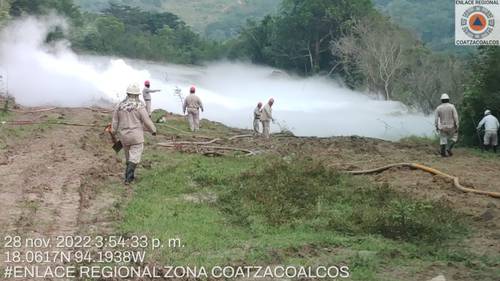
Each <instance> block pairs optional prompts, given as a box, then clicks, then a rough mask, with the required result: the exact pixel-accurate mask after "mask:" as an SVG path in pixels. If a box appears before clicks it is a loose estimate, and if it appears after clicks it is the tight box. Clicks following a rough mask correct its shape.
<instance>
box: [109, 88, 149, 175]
mask: <svg viewBox="0 0 500 281" xmlns="http://www.w3.org/2000/svg"><path fill="white" fill-rule="evenodd" d="M140 95H141V90H140V88H139V86H138V85H135V84H133V85H130V86H129V87H128V88H127V98H126V99H125V100H123V101H122V102H121V103H120V104H119V105H118V106H117V107H116V109H115V110H114V112H113V121H112V122H111V133H112V134H114V135H116V134H117V133H118V134H119V137H120V141H121V143H122V145H123V150H124V152H125V160H126V163H127V166H126V168H125V184H130V183H131V182H132V181H133V180H134V178H135V169H136V167H137V165H138V164H139V163H140V162H141V157H142V151H143V149H144V129H146V130H147V131H149V132H151V133H152V134H153V136H156V128H155V126H154V124H153V122H152V121H151V118H149V116H148V112H147V111H146V107H145V105H144V103H143V102H142V101H141V100H140V99H139V96H140Z"/></svg>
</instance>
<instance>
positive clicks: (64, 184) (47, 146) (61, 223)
mask: <svg viewBox="0 0 500 281" xmlns="http://www.w3.org/2000/svg"><path fill="white" fill-rule="evenodd" d="M51 115H55V116H57V117H58V118H59V119H66V120H67V121H71V122H78V123H94V124H96V125H97V124H99V122H101V123H102V122H103V120H102V119H105V118H106V115H103V114H101V115H98V114H95V113H92V112H91V111H89V110H84V109H73V110H70V109H58V110H57V111H55V112H53V113H51ZM24 117H25V116H23V115H20V116H15V118H21V119H22V118H24ZM30 117H33V116H30ZM35 117H37V118H40V116H35ZM51 117H53V116H51ZM41 118H42V119H45V118H47V115H41ZM104 138H105V135H104V134H103V132H102V129H101V128H100V127H99V126H96V127H95V128H94V127H90V128H89V127H78V126H57V125H51V126H50V127H49V128H48V129H43V130H42V132H41V133H35V134H32V135H30V136H29V137H28V138H22V139H20V140H19V141H18V142H16V143H14V144H12V145H10V147H9V152H10V153H9V154H11V155H9V156H8V158H9V161H8V163H7V165H0V178H1V180H0V191H1V192H0V214H1V216H0V225H1V226H2V227H1V230H0V235H2V238H3V237H4V235H7V234H8V235H20V236H22V237H24V238H35V237H43V238H51V239H52V240H53V238H54V237H55V236H59V235H64V236H66V235H77V234H79V233H81V232H82V231H86V228H88V227H90V226H89V225H87V224H88V223H92V222H93V221H95V219H94V218H95V217H98V216H99V215H100V214H99V213H98V212H99V211H100V210H97V209H96V210H93V209H91V205H97V206H100V207H103V206H107V205H108V203H109V198H106V199H104V198H103V200H101V201H103V202H97V203H96V204H94V203H95V202H90V201H91V200H94V201H99V200H100V198H99V197H97V196H95V193H96V192H97V191H96V190H95V187H96V186H97V184H100V183H102V180H103V179H106V178H107V177H108V176H113V175H114V173H115V171H116V169H117V168H118V166H117V164H118V163H117V161H116V159H115V156H114V155H113V154H112V152H111V151H110V149H108V147H107V146H108V143H106V142H105V139H104ZM106 200H107V201H106ZM82 209H85V210H82ZM82 211H83V213H84V214H83V215H82ZM89 216H92V217H94V218H89ZM93 229H95V227H93ZM1 242H2V244H3V239H2V241H1ZM52 246H53V245H52ZM28 250H33V249H22V250H21V252H23V251H28ZM36 250H41V249H36ZM43 250H52V249H43ZM58 250H59V249H58ZM3 263H4V257H3V253H2V255H1V260H0V266H2V265H3Z"/></svg>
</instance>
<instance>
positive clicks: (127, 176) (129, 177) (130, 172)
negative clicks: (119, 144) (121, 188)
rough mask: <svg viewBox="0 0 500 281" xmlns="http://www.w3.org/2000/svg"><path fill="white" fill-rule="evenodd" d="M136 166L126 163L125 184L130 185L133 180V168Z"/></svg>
mask: <svg viewBox="0 0 500 281" xmlns="http://www.w3.org/2000/svg"><path fill="white" fill-rule="evenodd" d="M136 167H137V164H135V163H132V162H127V168H126V170H125V184H130V183H131V182H132V181H134V179H135V175H134V174H135V168H136Z"/></svg>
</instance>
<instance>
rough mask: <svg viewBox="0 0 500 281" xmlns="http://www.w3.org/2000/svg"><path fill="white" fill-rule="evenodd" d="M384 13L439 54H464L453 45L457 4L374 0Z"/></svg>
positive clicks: (409, 0) (452, 2)
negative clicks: (459, 52) (446, 52)
mask: <svg viewBox="0 0 500 281" xmlns="http://www.w3.org/2000/svg"><path fill="white" fill-rule="evenodd" d="M373 2H374V3H375V5H376V7H377V8H378V9H379V10H380V11H382V13H384V14H386V15H388V16H390V17H391V21H392V22H393V23H395V24H397V25H399V26H401V27H405V28H408V29H410V30H412V31H415V32H416V33H417V34H418V35H419V38H420V39H421V40H422V41H423V42H425V43H426V45H427V46H428V47H429V48H431V49H433V50H436V51H454V52H456V51H461V52H465V51H464V48H461V49H459V48H457V47H455V44H454V36H455V34H454V33H455V2H454V1H431V2H425V1H418V0H373Z"/></svg>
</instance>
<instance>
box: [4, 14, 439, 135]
mask: <svg viewBox="0 0 500 281" xmlns="http://www.w3.org/2000/svg"><path fill="white" fill-rule="evenodd" d="M56 25H62V26H65V24H64V21H63V20H61V19H59V18H58V17H54V16H51V17H48V18H44V19H40V18H38V19H35V18H25V19H23V20H20V21H14V22H12V23H11V24H9V25H8V26H7V27H6V28H4V30H3V31H2V32H1V43H0V69H1V71H2V75H3V76H5V77H7V79H8V85H9V86H8V88H9V89H8V90H9V93H10V94H11V95H12V96H14V97H15V98H16V101H17V102H18V103H20V104H22V105H25V106H44V105H54V106H68V107H78V106H88V105H93V104H102V101H106V102H113V103H115V102H118V101H119V100H120V99H122V98H123V96H124V92H125V89H126V87H127V85H128V84H130V83H141V84H142V82H143V81H144V80H151V84H152V88H153V89H161V90H162V91H161V92H159V93H154V94H153V107H154V108H162V109H165V110H168V111H171V112H175V113H181V106H180V102H179V99H178V97H177V96H176V95H175V94H174V89H175V88H176V87H179V88H180V89H182V91H183V93H184V94H187V90H188V88H189V87H190V86H191V85H196V86H197V94H198V95H199V96H200V97H201V99H202V100H203V102H204V104H205V108H206V110H205V113H203V114H202V117H204V118H207V119H210V120H215V121H220V122H223V123H225V124H227V125H230V126H235V127H240V128H250V126H251V124H252V111H253V109H254V108H255V106H256V105H257V102H259V101H262V102H267V100H268V99H269V98H270V97H274V99H275V100H276V102H275V105H274V117H275V119H277V121H279V124H280V125H281V126H283V125H284V126H286V127H287V128H288V129H290V130H292V131H293V132H294V133H295V134H297V135H308V136H333V135H360V136H368V137H377V138H384V139H398V138H401V137H404V136H409V135H429V134H432V127H433V126H432V123H431V118H430V117H427V116H424V115H423V114H420V113H412V112H410V111H409V110H408V109H407V108H406V107H405V106H404V105H402V104H401V103H398V102H387V101H380V100H375V99H373V98H371V97H368V96H366V95H364V94H362V93H358V92H354V91H351V90H349V89H346V88H343V87H341V86H340V85H339V84H338V83H336V82H334V81H332V80H330V79H326V78H321V77H312V78H300V77H293V76H288V75H286V74H283V73H282V72H276V71H274V70H273V69H271V68H269V67H261V66H255V65H249V64H243V63H230V62H219V63H212V64H208V65H206V66H204V67H195V66H179V65H170V64H157V63H152V62H144V61H135V60H124V59H119V58H109V57H95V56H82V55H77V54H75V53H74V52H73V51H72V50H71V49H70V47H69V44H68V43H67V42H59V43H57V44H52V45H51V46H47V44H45V38H46V36H47V34H48V32H50V31H51V30H52V29H53V27H54V26H56ZM273 129H274V131H276V130H279V129H280V128H279V127H278V126H277V125H274V128H273Z"/></svg>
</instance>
